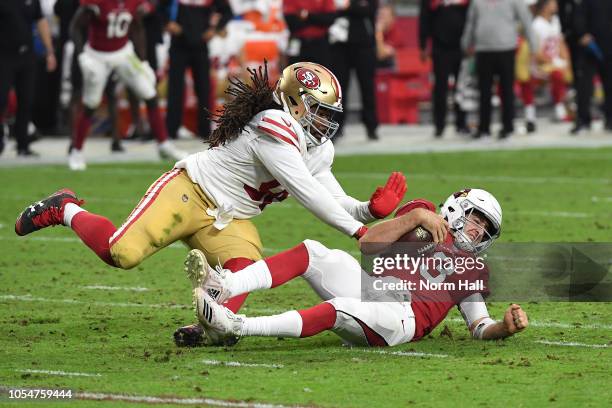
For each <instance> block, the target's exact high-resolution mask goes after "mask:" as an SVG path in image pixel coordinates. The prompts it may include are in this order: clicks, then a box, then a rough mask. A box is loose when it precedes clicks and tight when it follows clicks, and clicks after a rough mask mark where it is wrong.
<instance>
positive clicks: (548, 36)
mask: <svg viewBox="0 0 612 408" xmlns="http://www.w3.org/2000/svg"><path fill="white" fill-rule="evenodd" d="M557 10H558V6H557V1H556V0H538V1H537V2H536V4H535V9H534V11H535V19H534V20H533V25H532V28H533V31H534V34H535V36H536V39H537V43H538V49H537V52H536V58H535V61H534V64H532V67H531V73H532V80H531V81H530V83H529V85H530V90H531V92H530V93H529V92H528V93H527V95H526V96H528V97H529V98H528V99H527V100H526V102H527V103H526V105H525V118H526V120H527V123H528V124H529V123H530V122H531V123H532V124H533V123H534V122H535V119H536V113H535V105H534V103H533V102H534V101H533V99H534V98H533V89H534V87H535V85H536V82H540V81H547V82H549V83H550V87H551V94H552V99H553V103H554V107H555V113H554V114H555V119H556V120H557V121H565V120H566V119H567V110H566V109H565V104H564V99H565V93H566V89H567V85H568V83H570V82H571V79H572V75H571V67H570V58H569V51H568V49H567V46H566V44H565V41H564V40H563V35H562V33H561V24H560V22H559V18H558V16H557ZM533 126H534V128H535V125H533Z"/></svg>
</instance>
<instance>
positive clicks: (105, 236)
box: [70, 211, 117, 266]
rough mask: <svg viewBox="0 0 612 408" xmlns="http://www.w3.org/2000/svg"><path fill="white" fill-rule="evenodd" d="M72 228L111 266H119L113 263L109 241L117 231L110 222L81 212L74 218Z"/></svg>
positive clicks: (95, 215) (99, 216)
mask: <svg viewBox="0 0 612 408" xmlns="http://www.w3.org/2000/svg"><path fill="white" fill-rule="evenodd" d="M70 224H71V227H72V229H73V230H74V232H75V233H76V234H77V235H78V236H79V238H81V241H83V243H85V245H87V246H88V247H89V248H90V249H91V250H92V251H94V252H95V253H96V255H98V256H99V257H100V259H102V260H103V261H104V262H106V263H107V264H109V265H110V266H117V265H115V262H113V258H112V257H111V253H110V245H109V243H108V241H109V240H110V237H111V236H112V235H113V234H114V233H115V231H117V228H115V226H114V225H113V223H112V222H110V220H108V219H107V218H105V217H102V216H101V215H97V214H92V213H89V212H87V211H81V212H80V213H78V214H77V215H75V216H74V217H73V218H72V221H71V223H70Z"/></svg>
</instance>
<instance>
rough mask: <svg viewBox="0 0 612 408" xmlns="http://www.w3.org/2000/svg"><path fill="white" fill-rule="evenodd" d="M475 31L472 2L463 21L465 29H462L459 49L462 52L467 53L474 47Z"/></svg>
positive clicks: (474, 10) (474, 12)
mask: <svg viewBox="0 0 612 408" xmlns="http://www.w3.org/2000/svg"><path fill="white" fill-rule="evenodd" d="M475 29H476V6H475V3H474V2H473V1H472V2H471V3H470V7H469V8H468V13H467V19H466V21H465V28H464V29H463V36H462V37H461V48H462V49H463V51H467V50H468V49H469V48H470V47H472V46H473V45H474V30H475Z"/></svg>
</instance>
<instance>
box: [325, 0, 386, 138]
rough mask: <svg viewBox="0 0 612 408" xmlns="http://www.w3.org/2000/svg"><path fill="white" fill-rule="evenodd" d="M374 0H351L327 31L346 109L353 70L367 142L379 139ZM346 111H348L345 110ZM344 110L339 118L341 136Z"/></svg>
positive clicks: (376, 6)
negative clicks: (330, 38)
mask: <svg viewBox="0 0 612 408" xmlns="http://www.w3.org/2000/svg"><path fill="white" fill-rule="evenodd" d="M377 8H378V1H377V0H350V2H349V3H348V4H346V5H345V8H343V9H339V10H338V18H337V19H336V21H335V22H334V24H333V26H332V28H330V36H331V37H332V39H333V41H332V46H331V50H332V67H333V71H334V72H335V73H336V75H337V77H338V80H339V81H340V88H341V89H343V90H344V106H347V107H348V106H349V103H348V102H347V95H348V90H349V78H350V74H351V70H353V69H354V70H355V73H356V74H357V81H358V82H359V91H360V93H361V121H362V122H363V124H364V125H365V127H366V132H367V136H368V139H369V140H378V133H377V131H376V129H377V128H378V119H377V118H376V97H375V96H374V76H375V75H376V39H375V34H374V27H375V21H376V10H377ZM347 110H348V109H347ZM345 118H346V111H345V112H343V113H342V114H340V115H339V119H340V120H339V123H340V129H339V131H338V135H337V136H336V139H337V138H339V137H341V136H342V128H343V125H344V121H345Z"/></svg>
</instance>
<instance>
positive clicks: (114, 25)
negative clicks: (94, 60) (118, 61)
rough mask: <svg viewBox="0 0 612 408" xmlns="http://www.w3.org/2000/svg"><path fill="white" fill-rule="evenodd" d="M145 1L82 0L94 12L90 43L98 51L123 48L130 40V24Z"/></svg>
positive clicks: (89, 35) (89, 37) (90, 27)
mask: <svg viewBox="0 0 612 408" xmlns="http://www.w3.org/2000/svg"><path fill="white" fill-rule="evenodd" d="M144 3H145V0H81V5H82V6H85V7H88V8H90V9H91V10H93V12H94V14H95V17H94V18H93V20H92V21H91V24H90V26H89V29H88V30H89V34H88V43H89V46H90V47H91V48H93V49H94V50H96V51H104V52H112V51H117V50H120V49H121V48H123V47H124V46H125V45H126V44H127V42H128V40H129V37H128V33H129V31H130V24H131V23H132V20H133V19H134V16H135V15H136V12H137V10H138V8H139V7H141V6H143V5H144Z"/></svg>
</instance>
